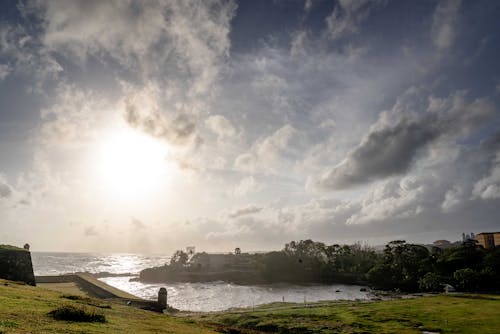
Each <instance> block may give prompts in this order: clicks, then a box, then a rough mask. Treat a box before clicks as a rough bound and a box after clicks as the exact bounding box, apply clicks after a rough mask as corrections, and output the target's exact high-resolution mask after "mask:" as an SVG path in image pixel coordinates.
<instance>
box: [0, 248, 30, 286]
mask: <svg viewBox="0 0 500 334" xmlns="http://www.w3.org/2000/svg"><path fill="white" fill-rule="evenodd" d="M0 278H4V279H7V280H11V281H21V282H25V283H26V284H29V285H33V286H35V285H36V283H35V275H34V273H33V264H32V262H31V253H30V252H29V251H27V250H25V249H22V248H17V247H13V246H5V245H0Z"/></svg>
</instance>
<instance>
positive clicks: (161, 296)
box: [158, 288, 167, 310]
mask: <svg viewBox="0 0 500 334" xmlns="http://www.w3.org/2000/svg"><path fill="white" fill-rule="evenodd" d="M158 305H159V306H160V308H161V309H162V310H164V309H166V308H167V289H165V288H160V291H158Z"/></svg>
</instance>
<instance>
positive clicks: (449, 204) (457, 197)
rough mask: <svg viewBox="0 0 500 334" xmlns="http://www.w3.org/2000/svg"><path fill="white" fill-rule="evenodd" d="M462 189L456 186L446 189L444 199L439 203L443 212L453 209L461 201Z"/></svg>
mask: <svg viewBox="0 0 500 334" xmlns="http://www.w3.org/2000/svg"><path fill="white" fill-rule="evenodd" d="M463 195H464V191H463V189H461V188H460V187H458V186H455V187H453V188H452V189H450V190H448V191H447V192H446V194H445V195H444V201H443V203H441V208H442V209H443V211H444V212H450V211H452V210H454V209H455V208H456V207H457V206H458V205H459V204H460V203H461V202H462V201H463Z"/></svg>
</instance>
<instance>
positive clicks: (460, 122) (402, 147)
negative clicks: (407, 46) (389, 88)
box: [308, 91, 495, 190]
mask: <svg viewBox="0 0 500 334" xmlns="http://www.w3.org/2000/svg"><path fill="white" fill-rule="evenodd" d="M412 94H413V93H411V95H412ZM413 108H415V105H414V101H410V102H408V101H406V102H405V101H403V100H398V102H397V103H396V104H395V106H394V108H393V109H392V111H391V112H382V113H381V114H380V115H379V119H378V121H377V122H376V123H375V124H374V125H373V126H372V127H371V129H370V130H369V132H368V134H366V135H365V136H364V138H363V139H362V140H361V142H360V144H359V145H358V146H357V147H356V148H355V149H353V150H352V151H350V152H349V153H348V154H347V156H346V157H345V158H344V159H343V161H342V162H340V163H339V164H338V165H336V166H335V167H333V168H332V169H331V170H329V171H327V172H326V173H324V174H323V175H321V176H320V177H319V178H317V179H314V178H313V179H311V180H309V185H308V186H311V185H312V186H313V187H317V188H320V189H329V190H340V189H346V188H350V187H352V186H356V185H360V184H365V183H368V182H372V181H374V180H377V179H382V178H385V177H388V176H392V175H397V174H403V173H405V172H407V171H408V170H409V169H410V168H411V167H412V166H413V164H414V163H415V160H416V158H417V155H418V153H419V152H421V150H422V149H423V148H425V147H427V146H428V145H429V144H430V143H432V142H434V141H436V140H437V139H438V138H441V137H443V136H448V137H449V138H448V140H454V139H458V138H463V137H464V136H467V135H470V134H471V133H472V132H474V131H476V130H478V128H480V127H481V126H482V125H483V124H484V123H485V122H486V121H487V120H488V119H490V118H491V117H492V115H494V114H495V107H494V106H493V105H492V103H491V102H490V101H489V100H488V99H485V98H482V99H476V100H474V101H472V102H468V101H467V100H466V93H465V92H463V91H459V92H455V93H453V94H450V96H449V97H447V98H444V99H438V98H433V97H429V103H428V108H427V110H426V111H422V112H419V111H418V110H415V109H413Z"/></svg>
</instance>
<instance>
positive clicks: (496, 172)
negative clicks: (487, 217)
mask: <svg viewBox="0 0 500 334" xmlns="http://www.w3.org/2000/svg"><path fill="white" fill-rule="evenodd" d="M472 194H473V196H474V197H480V198H482V199H485V200H489V199H496V198H500V153H497V156H496V159H495V160H494V161H493V166H492V167H491V170H490V173H489V175H488V176H485V177H483V178H481V179H480V180H479V181H477V182H476V183H475V184H474V189H473V192H472Z"/></svg>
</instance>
